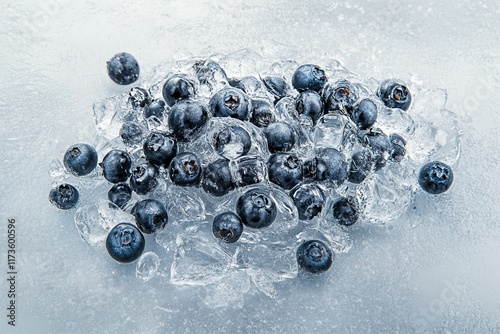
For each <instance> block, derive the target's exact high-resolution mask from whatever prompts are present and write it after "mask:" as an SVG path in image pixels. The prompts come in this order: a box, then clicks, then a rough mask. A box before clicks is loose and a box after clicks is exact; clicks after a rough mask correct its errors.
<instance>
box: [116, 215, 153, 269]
mask: <svg viewBox="0 0 500 334" xmlns="http://www.w3.org/2000/svg"><path fill="white" fill-rule="evenodd" d="M145 245H146V242H145V240H144V236H143V235H142V233H141V232H140V231H139V230H138V229H137V227H135V226H134V225H132V224H129V223H120V224H118V225H116V226H115V227H113V229H112V230H111V231H110V232H109V234H108V237H107V238H106V249H107V250H108V253H109V255H111V257H112V258H113V259H115V260H116V261H118V262H122V263H129V262H133V261H135V260H137V259H138V258H139V257H140V256H141V255H142V252H143V251H144V247H145Z"/></svg>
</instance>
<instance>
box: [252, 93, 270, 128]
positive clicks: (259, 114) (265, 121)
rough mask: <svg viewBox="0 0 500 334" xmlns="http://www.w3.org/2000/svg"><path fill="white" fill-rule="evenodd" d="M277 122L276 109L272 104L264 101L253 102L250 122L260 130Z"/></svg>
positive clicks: (255, 100) (256, 100)
mask: <svg viewBox="0 0 500 334" xmlns="http://www.w3.org/2000/svg"><path fill="white" fill-rule="evenodd" d="M275 120H276V117H275V116H274V108H273V106H272V105H271V103H269V102H268V101H266V100H263V99H254V100H252V116H251V117H250V122H252V123H253V124H254V125H255V126H257V127H259V128H265V127H266V126H268V125H269V124H271V123H273V122H274V121H275Z"/></svg>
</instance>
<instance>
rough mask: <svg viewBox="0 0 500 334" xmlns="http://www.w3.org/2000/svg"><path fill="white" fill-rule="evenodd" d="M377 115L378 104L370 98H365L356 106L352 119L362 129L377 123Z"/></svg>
mask: <svg viewBox="0 0 500 334" xmlns="http://www.w3.org/2000/svg"><path fill="white" fill-rule="evenodd" d="M377 115H378V111H377V105H376V104H375V103H373V101H371V100H369V99H364V100H362V101H361V102H360V103H359V104H358V105H357V106H356V107H355V108H354V110H353V112H352V120H353V121H354V123H356V124H357V125H358V127H359V128H360V129H361V130H366V129H369V128H370V127H371V126H372V125H373V124H375V121H376V120H377Z"/></svg>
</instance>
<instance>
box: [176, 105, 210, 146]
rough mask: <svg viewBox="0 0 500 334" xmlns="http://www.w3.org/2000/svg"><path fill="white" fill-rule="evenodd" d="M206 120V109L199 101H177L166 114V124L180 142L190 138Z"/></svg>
mask: <svg viewBox="0 0 500 334" xmlns="http://www.w3.org/2000/svg"><path fill="white" fill-rule="evenodd" d="M207 120H208V111H207V109H206V108H205V107H204V106H202V105H201V104H200V103H198V102H195V101H190V100H182V101H179V102H177V103H176V104H174V106H173V107H172V109H170V113H169V114H168V125H169V127H170V129H171V130H172V132H173V134H174V136H175V137H176V138H177V139H178V140H179V141H182V142H187V141H190V140H192V139H193V137H194V136H195V135H196V133H197V132H198V131H199V130H200V129H201V128H202V127H203V126H204V125H205V123H206V122H207Z"/></svg>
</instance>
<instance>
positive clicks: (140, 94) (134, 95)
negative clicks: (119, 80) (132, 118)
mask: <svg viewBox="0 0 500 334" xmlns="http://www.w3.org/2000/svg"><path fill="white" fill-rule="evenodd" d="M128 102H129V103H130V105H132V108H134V109H137V108H144V107H145V106H147V105H148V104H150V103H151V97H150V96H149V93H148V91H147V90H145V89H144V88H140V87H133V88H132V89H131V90H130V92H129V93H128Z"/></svg>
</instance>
